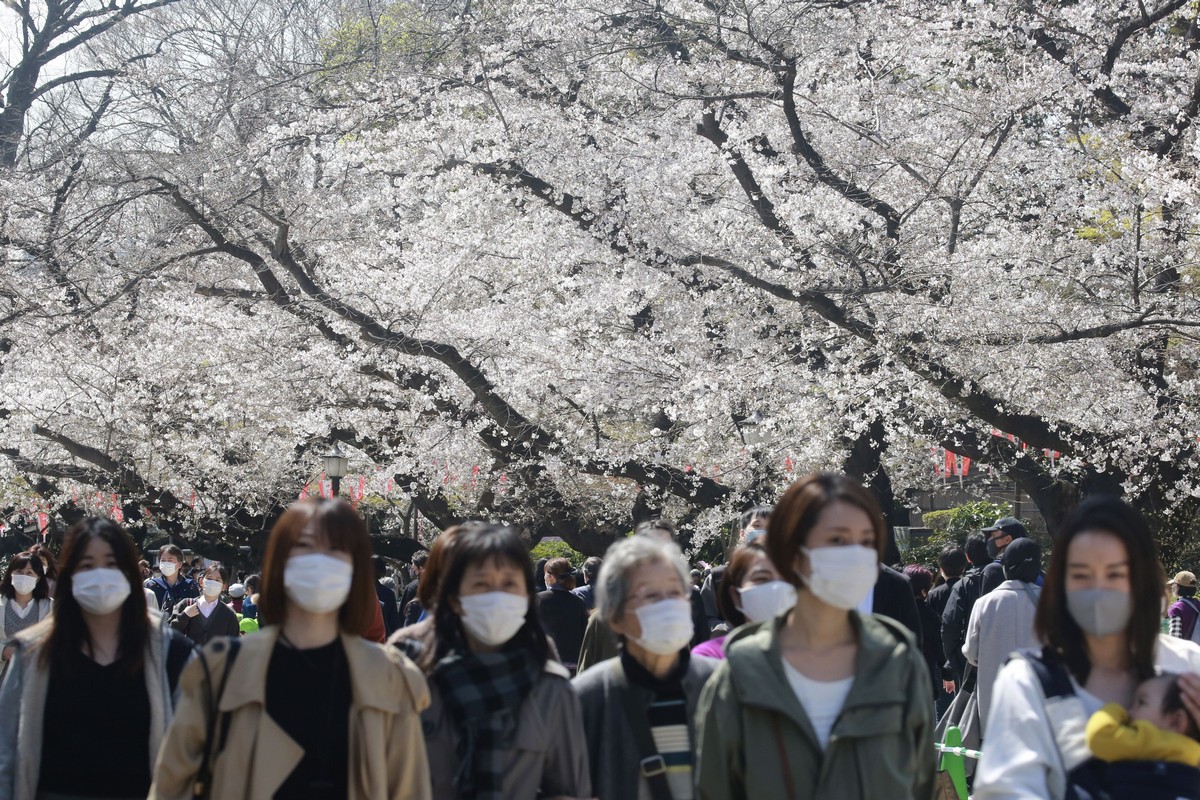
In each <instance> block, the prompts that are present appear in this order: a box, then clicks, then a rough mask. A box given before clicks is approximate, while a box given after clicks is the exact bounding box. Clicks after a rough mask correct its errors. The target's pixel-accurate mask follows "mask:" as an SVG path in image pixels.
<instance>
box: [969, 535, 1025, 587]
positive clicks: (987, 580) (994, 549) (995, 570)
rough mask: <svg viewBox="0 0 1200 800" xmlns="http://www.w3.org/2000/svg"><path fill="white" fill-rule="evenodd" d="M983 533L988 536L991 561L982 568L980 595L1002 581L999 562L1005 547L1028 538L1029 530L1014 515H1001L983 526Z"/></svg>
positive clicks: (1001, 567)
mask: <svg viewBox="0 0 1200 800" xmlns="http://www.w3.org/2000/svg"><path fill="white" fill-rule="evenodd" d="M983 533H984V535H985V536H987V537H988V543H987V548H988V557H989V558H991V559H993V561H992V563H990V564H988V565H987V566H986V567H984V568H983V586H982V587H981V588H982V593H981V594H980V596H981V597H982V596H983V595H985V594H987V593H988V592H990V591H992V590H993V589H995V588H996V587H997V586H999V585H1000V584H1002V583H1004V567H1003V566H1002V565H1001V563H1000V558H1001V556H1003V555H1004V551H1005V549H1006V548H1007V547H1008V546H1009V545H1010V544H1012V543H1013V542H1015V541H1016V540H1018V539H1027V538H1029V531H1027V530H1025V526H1024V525H1022V524H1021V521H1020V520H1018V519H1017V518H1016V517H1001V518H1000V519H998V520H996V524H995V525H992V526H991V527H989V528H984V529H983Z"/></svg>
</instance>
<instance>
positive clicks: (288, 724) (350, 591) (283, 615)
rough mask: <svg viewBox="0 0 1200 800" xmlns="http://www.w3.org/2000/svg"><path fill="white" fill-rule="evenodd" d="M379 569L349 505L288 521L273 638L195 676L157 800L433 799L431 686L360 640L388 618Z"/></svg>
mask: <svg viewBox="0 0 1200 800" xmlns="http://www.w3.org/2000/svg"><path fill="white" fill-rule="evenodd" d="M370 559H371V547H370V540H369V538H368V536H367V530H366V525H365V523H364V522H363V519H362V517H360V516H359V515H358V514H357V513H356V512H355V511H354V510H353V509H352V508H350V506H349V505H347V504H346V503H344V502H342V501H340V500H317V501H309V502H304V503H297V504H295V505H293V506H292V507H291V508H289V509H288V510H287V512H285V513H284V515H283V516H282V517H281V518H280V519H279V522H278V523H276V525H275V528H274V530H272V532H271V538H270V540H269V541H268V543H267V552H266V557H265V559H264V564H263V587H262V597H261V604H260V606H259V618H260V620H261V622H262V623H263V625H264V626H265V627H264V628H263V630H262V631H261V632H259V633H256V634H253V635H251V636H247V637H245V638H244V639H241V640H238V639H227V640H219V641H216V642H213V643H211V644H209V645H208V647H207V648H206V649H205V650H204V651H203V656H202V658H199V659H197V660H196V662H195V663H193V664H192V665H191V666H190V667H189V668H188V670H187V671H186V672H185V673H184V675H183V678H182V680H181V681H180V689H181V697H180V700H179V706H178V709H177V714H176V717H175V720H174V722H173V723H172V725H171V728H170V730H169V731H168V732H167V738H166V741H165V742H164V744H163V748H162V751H161V752H160V753H159V756H158V763H157V765H156V766H155V771H154V786H153V787H151V790H150V797H151V798H171V799H175V798H178V800H184V798H188V799H189V800H190V798H192V797H193V796H194V793H195V792H196V790H198V789H199V790H202V796H207V797H213V798H222V799H223V798H239V799H240V800H270V799H271V798H273V797H287V798H295V799H296V800H325V799H326V798H349V799H350V800H385V799H386V800H391V799H392V798H400V797H403V798H413V799H414V800H426V799H427V798H430V797H431V796H432V795H431V792H430V786H429V766H428V761H427V760H426V756H425V747H424V739H423V737H422V734H421V721H420V712H421V710H422V709H424V708H425V707H426V706H427V705H428V704H429V691H428V689H427V688H426V684H425V679H424V677H423V676H422V675H421V673H420V671H419V670H418V669H417V668H416V667H415V666H413V664H412V662H410V661H409V660H408V659H407V658H405V657H404V656H403V655H402V654H400V653H399V652H398V651H396V650H395V649H392V648H388V649H385V648H383V647H382V646H380V645H377V644H373V643H371V642H368V641H365V640H364V639H362V638H361V637H362V634H363V633H364V632H365V631H366V630H367V629H368V628H369V627H370V625H371V623H372V621H373V619H374V614H375V608H376V606H377V604H378V601H377V600H376V597H375V590H374V588H373V586H372V583H373V575H374V570H373V569H372V566H371V560H370ZM205 666H207V668H208V672H207V674H206V673H205ZM210 687H212V688H211V691H210ZM210 696H211V697H215V698H216V700H217V702H216V711H215V713H213V712H211V711H210V708H209V697H210ZM210 714H211V718H210ZM210 723H212V724H211V725H210ZM210 728H211V729H212V730H213V736H212V741H209V736H208V733H207V731H208V730H209V729H210ZM206 752H207V753H208V754H209V759H210V762H209V763H210V771H211V780H210V781H208V784H210V785H205V781H204V780H203V778H204V776H203V775H202V774H201V772H202V767H201V765H202V763H203V762H204V759H205V753H206ZM198 784H199V785H198Z"/></svg>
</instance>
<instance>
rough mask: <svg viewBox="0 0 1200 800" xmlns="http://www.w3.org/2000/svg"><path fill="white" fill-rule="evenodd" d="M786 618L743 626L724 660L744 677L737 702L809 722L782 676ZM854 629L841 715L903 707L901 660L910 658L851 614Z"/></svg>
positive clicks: (876, 625)
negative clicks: (849, 677)
mask: <svg viewBox="0 0 1200 800" xmlns="http://www.w3.org/2000/svg"><path fill="white" fill-rule="evenodd" d="M787 618H788V615H787V614H780V615H779V616H777V617H775V618H774V619H772V620H768V621H766V622H762V623H758V624H756V625H748V626H743V628H741V629H739V630H738V631H736V632H735V633H733V634H730V636H729V638H727V639H726V640H725V653H726V658H727V660H728V661H729V662H730V666H731V667H736V668H737V669H739V671H741V675H742V676H743V679H742V680H741V681H739V682H738V687H737V693H738V699H739V700H740V701H741V702H743V703H746V704H747V705H754V706H759V707H763V708H768V709H774V710H777V711H780V712H782V713H784V714H787V715H789V716H791V717H793V718H795V719H796V720H797V721H799V720H801V719H806V717H805V716H804V715H803V711H802V709H801V708H800V702H799V700H797V699H796V694H795V692H793V691H792V690H791V684H790V683H788V680H787V676H786V675H785V674H784V671H783V660H782V659H783V655H782V652H781V650H780V643H779V641H780V640H779V631H780V628H782V627H783V625H784V624H785V623H786V621H787ZM850 624H851V625H852V626H854V629H855V633H856V634H857V635H858V654H857V655H856V656H855V660H854V684H853V685H852V686H851V688H850V694H849V695H848V696H847V697H846V703H845V705H844V706H843V709H851V708H855V707H859V706H877V705H886V704H891V703H902V702H905V700H906V698H907V694H908V687H907V685H906V684H904V683H903V682H902V680H903V678H904V677H905V675H906V673H907V670H905V669H901V668H899V667H900V665H899V664H897V663H896V661H897V659H898V658H900V659H905V658H908V657H909V656H908V655H907V654H906V653H905V652H904V651H905V650H907V645H906V643H905V642H903V641H898V640H897V639H896V637H895V635H894V634H893V633H891V631H889V629H888V628H887V627H885V624H884V623H882V622H879V621H878V620H876V619H874V618H873V617H871V616H870V615H868V616H862V615H860V614H859V613H858V612H856V611H851V612H850Z"/></svg>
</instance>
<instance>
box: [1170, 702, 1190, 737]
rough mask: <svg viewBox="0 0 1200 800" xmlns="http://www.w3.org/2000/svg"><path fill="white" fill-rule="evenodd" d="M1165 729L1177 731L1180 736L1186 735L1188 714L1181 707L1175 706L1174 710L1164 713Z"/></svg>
mask: <svg viewBox="0 0 1200 800" xmlns="http://www.w3.org/2000/svg"><path fill="white" fill-rule="evenodd" d="M1165 720H1166V722H1167V729H1168V730H1170V731H1171V732H1172V733H1178V734H1180V735H1181V736H1187V730H1188V715H1187V712H1186V711H1184V710H1183V709H1182V708H1177V709H1175V710H1174V711H1172V712H1170V713H1168V714H1166V715H1165Z"/></svg>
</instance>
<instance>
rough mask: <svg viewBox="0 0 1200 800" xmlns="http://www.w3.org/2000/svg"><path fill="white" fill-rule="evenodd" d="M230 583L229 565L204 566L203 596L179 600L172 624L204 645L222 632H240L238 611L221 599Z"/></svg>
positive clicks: (231, 633) (198, 643)
mask: <svg viewBox="0 0 1200 800" xmlns="http://www.w3.org/2000/svg"><path fill="white" fill-rule="evenodd" d="M228 584H229V569H228V568H227V567H226V566H225V565H224V564H219V563H217V562H213V563H212V564H209V565H208V568H207V569H205V570H204V577H203V578H202V579H201V581H200V596H199V597H189V598H187V599H185V600H180V601H179V603H178V604H177V605H176V606H175V610H174V613H172V614H171V620H170V623H169V624H170V626H171V627H172V628H174V629H175V630H177V631H179V632H180V633H182V634H183V635H184V636H186V637H188V638H189V639H191V640H192V641H193V642H195V643H196V644H197V645H199V646H201V647H203V646H204V645H206V644H208V643H209V642H211V641H212V640H213V639H216V638H218V637H220V636H238V635H240V633H241V631H240V630H239V628H238V618H237V614H235V613H234V612H233V609H232V608H230V607H229V606H227V605H225V604H224V603H222V602H221V592H222V591H224V589H225V587H226V586H227V585H228Z"/></svg>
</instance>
